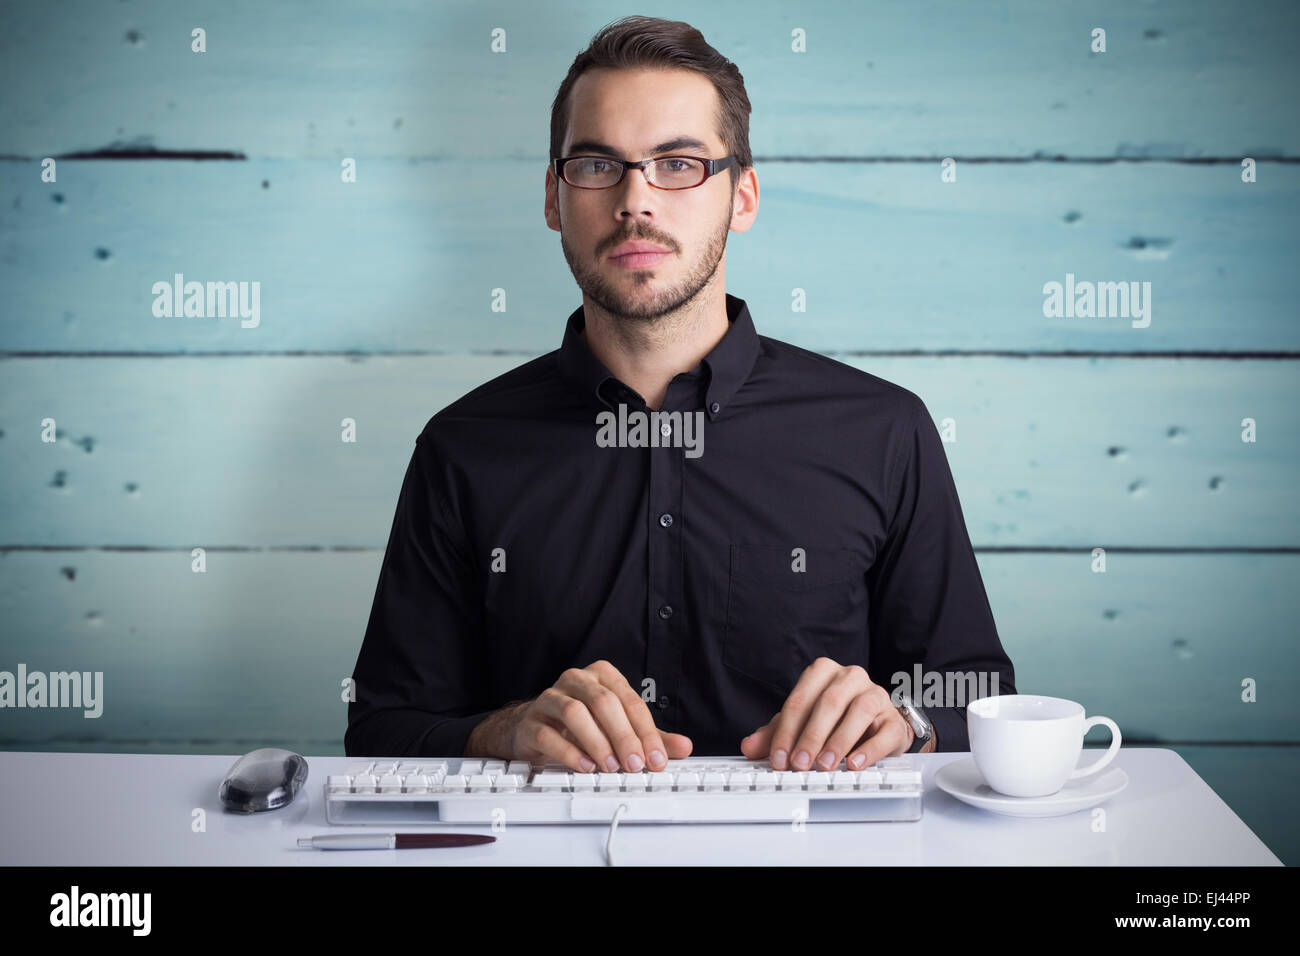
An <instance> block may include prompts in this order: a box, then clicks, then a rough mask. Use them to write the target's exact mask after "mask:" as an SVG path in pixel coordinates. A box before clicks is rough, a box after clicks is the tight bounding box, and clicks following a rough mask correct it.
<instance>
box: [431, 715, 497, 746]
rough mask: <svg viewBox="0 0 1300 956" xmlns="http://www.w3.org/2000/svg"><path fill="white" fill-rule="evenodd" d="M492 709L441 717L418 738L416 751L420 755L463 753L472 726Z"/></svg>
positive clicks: (479, 722)
mask: <svg viewBox="0 0 1300 956" xmlns="http://www.w3.org/2000/svg"><path fill="white" fill-rule="evenodd" d="M495 712H496V711H494V710H485V711H483V712H482V713H478V714H469V715H468V716H465V717H441V718H439V719H438V722H437V723H436V724H434V725H433V726H432V727H430V728H429V730H428V732H426V733H425V735H424V736H423V737H422V738H421V739H420V742H419V744H418V745H417V748H416V749H417V751H418V753H419V756H421V757H460V756H463V755H464V753H465V743H466V741H468V740H469V735H470V734H471V733H473V732H474V728H475V727H477V726H478V725H479V724H481V723H482V722H483V720H484V719H485V718H486V717H487V716H488V715H489V714H493V713H495Z"/></svg>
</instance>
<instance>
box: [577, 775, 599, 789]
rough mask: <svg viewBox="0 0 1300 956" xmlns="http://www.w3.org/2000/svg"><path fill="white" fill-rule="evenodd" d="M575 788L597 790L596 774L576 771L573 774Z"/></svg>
mask: <svg viewBox="0 0 1300 956" xmlns="http://www.w3.org/2000/svg"><path fill="white" fill-rule="evenodd" d="M573 789H574V790H595V789H596V775H595V774H594V773H575V774H574V775H573Z"/></svg>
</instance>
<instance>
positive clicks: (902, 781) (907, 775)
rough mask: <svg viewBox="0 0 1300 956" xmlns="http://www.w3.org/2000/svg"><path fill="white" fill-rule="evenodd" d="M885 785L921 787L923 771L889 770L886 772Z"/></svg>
mask: <svg viewBox="0 0 1300 956" xmlns="http://www.w3.org/2000/svg"><path fill="white" fill-rule="evenodd" d="M885 783H887V784H889V785H890V786H891V787H912V786H916V787H919V786H920V785H921V771H919V770H906V769H898V770H893V769H887V770H886V771H885Z"/></svg>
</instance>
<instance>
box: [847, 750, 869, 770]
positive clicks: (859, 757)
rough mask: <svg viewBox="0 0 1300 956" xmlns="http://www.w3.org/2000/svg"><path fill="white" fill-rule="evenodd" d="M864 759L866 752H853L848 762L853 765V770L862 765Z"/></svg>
mask: <svg viewBox="0 0 1300 956" xmlns="http://www.w3.org/2000/svg"><path fill="white" fill-rule="evenodd" d="M866 759H867V755H866V754H854V755H853V756H852V757H850V758H849V764H850V765H851V766H852V767H853V769H854V770H857V769H858V768H859V767H861V766H862V764H863V762H864V761H865V760H866Z"/></svg>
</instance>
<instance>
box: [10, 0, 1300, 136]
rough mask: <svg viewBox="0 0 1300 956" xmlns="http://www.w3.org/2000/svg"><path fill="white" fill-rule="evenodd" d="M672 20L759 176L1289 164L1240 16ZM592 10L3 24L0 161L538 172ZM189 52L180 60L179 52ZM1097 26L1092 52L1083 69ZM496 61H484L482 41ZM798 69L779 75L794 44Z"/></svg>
mask: <svg viewBox="0 0 1300 956" xmlns="http://www.w3.org/2000/svg"><path fill="white" fill-rule="evenodd" d="M741 10H742V7H741V6H740V5H738V4H735V3H730V4H727V3H724V4H712V5H707V6H700V5H692V6H689V7H681V8H680V9H677V10H675V11H665V12H664V15H667V16H676V17H683V18H686V19H688V20H689V22H691V23H692V24H693V25H694V26H696V27H698V28H699V29H700V30H701V31H702V32H703V33H704V36H705V38H706V39H707V40H708V41H709V42H710V43H711V44H713V45H714V46H715V47H716V48H717V49H719V50H720V52H722V53H723V55H725V56H727V57H729V58H731V59H732V60H734V61H735V62H736V64H737V65H738V66H739V68H740V70H741V72H742V74H743V75H744V77H745V82H746V86H747V90H748V93H749V97H750V100H751V102H752V104H753V109H754V113H753V117H752V131H751V142H752V148H753V150H754V152H755V153H756V154H757V155H760V156H790V155H794V156H929V157H936V158H937V157H943V156H1003V157H1006V156H1016V157H1027V156H1034V155H1036V154H1038V155H1046V156H1056V155H1068V156H1072V157H1076V158H1077V157H1114V156H1152V155H1155V156H1174V157H1201V156H1207V155H1208V156H1226V157H1238V156H1241V155H1243V154H1244V155H1256V156H1261V155H1286V156H1292V157H1293V156H1295V155H1297V153H1298V152H1300V130H1298V129H1297V119H1296V111H1295V109H1294V105H1293V104H1292V102H1291V100H1290V96H1289V95H1288V91H1289V90H1290V89H1291V88H1292V87H1293V85H1294V84H1293V82H1292V80H1293V73H1292V58H1293V50H1294V47H1295V41H1296V37H1297V26H1298V23H1300V15H1298V12H1297V8H1296V6H1295V5H1294V4H1293V3H1290V2H1288V0H1260V2H1258V3H1254V4H1252V5H1251V16H1249V17H1242V16H1240V15H1239V12H1238V10H1237V8H1235V7H1234V6H1233V5H1231V4H1228V3H1215V4H1172V5H1168V6H1164V7H1160V8H1152V7H1149V6H1146V5H1135V4H1132V3H1129V2H1126V0H1104V2H1094V3H1088V4H1060V3H1050V4H1043V3H1041V2H1039V0H1007V2H1003V3H1000V4H998V6H997V9H996V10H994V9H990V8H988V7H986V6H984V5H981V4H967V3H961V2H933V0H932V2H917V3H894V4H873V5H871V6H869V7H867V6H863V5H862V4H860V3H857V2H854V0H829V2H825V0H824V2H821V3H817V4H813V5H810V6H807V7H804V8H801V9H800V10H799V11H798V15H797V16H791V13H790V10H789V8H788V6H786V5H783V4H778V3H775V2H773V0H767V2H758V3H746V4H745V5H744V7H743V10H744V15H743V16H740V15H738V14H739V13H740V12H741ZM623 13H625V11H623V10H618V9H615V8H614V7H611V6H610V5H609V4H608V3H605V2H589V0H583V2H575V0H561V2H551V3H546V4H540V5H529V4H518V3H491V4H478V3H476V4H465V3H456V2H452V3H448V2H445V0H444V2H440V3H428V2H427V0H402V2H389V3H384V4H382V5H369V6H366V7H357V6H356V5H354V4H348V3H342V2H331V3H314V4H310V5H302V4H270V5H268V4H262V3H256V2H253V0H236V2H229V3H222V4H207V5H200V6H198V7H197V8H196V7H194V6H191V5H184V6H178V5H176V4H172V3H168V2H167V0H137V2H134V3H132V4H130V5H125V6H124V5H121V4H107V3H98V2H79V3H60V4H42V3H39V2H35V0H29V2H27V3H25V4H5V5H4V7H3V9H2V10H0V60H2V61H3V62H5V63H7V64H8V65H9V67H10V69H9V70H8V76H7V78H6V92H7V93H8V95H7V96H6V97H5V98H4V100H3V102H2V103H0V131H3V132H0V153H5V154H10V155H22V156H32V157H39V156H46V155H51V154H54V153H59V152H66V151H70V150H82V149H95V148H99V147H104V146H107V145H109V144H112V143H135V144H144V145H154V146H157V147H158V148H162V149H181V150H193V149H222V150H228V149H236V150H241V151H243V152H244V153H246V154H247V155H249V156H257V157H286V156H288V157H304V156H309V157H314V158H319V159H334V158H336V157H338V156H355V155H365V156H372V157H373V156H512V155H523V156H531V157H543V156H545V155H546V150H547V147H548V124H549V119H550V107H551V100H552V99H553V97H554V95H555V92H556V89H557V88H558V87H559V85H560V82H561V80H562V79H563V77H564V75H565V73H566V72H567V70H568V68H569V65H570V63H572V61H573V58H574V57H575V56H576V55H577V54H578V53H579V52H580V51H581V50H582V49H583V48H584V47H585V46H586V45H587V43H588V41H589V40H590V38H591V36H592V35H593V34H594V33H595V32H596V31H597V30H598V29H599V28H600V27H601V26H602V25H603V24H605V23H607V22H609V21H611V20H613V19H616V18H617V17H618V16H621V15H623ZM195 26H202V27H203V28H204V29H205V30H206V31H207V52H205V53H202V54H196V53H193V52H191V49H190V43H191V37H190V31H191V30H192V29H193V28H194V27H195ZM1096 27H1104V28H1105V29H1106V30H1107V34H1108V37H1107V39H1108V43H1107V52H1106V53H1092V52H1091V51H1090V42H1091V31H1092V30H1093V29H1094V28H1096ZM498 28H500V29H502V30H504V31H505V40H506V50H505V52H504V53H493V52H492V40H493V30H495V29H498ZM795 30H800V31H803V34H804V35H805V36H806V52H803V53H796V52H793V49H792V43H793V31H795Z"/></svg>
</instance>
